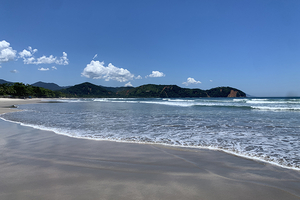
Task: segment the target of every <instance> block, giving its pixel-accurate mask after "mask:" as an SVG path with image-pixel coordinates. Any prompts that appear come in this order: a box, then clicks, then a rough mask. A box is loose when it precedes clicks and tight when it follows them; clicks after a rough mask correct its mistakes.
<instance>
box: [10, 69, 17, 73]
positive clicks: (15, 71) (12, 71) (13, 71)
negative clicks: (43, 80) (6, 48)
mask: <svg viewBox="0 0 300 200" xmlns="http://www.w3.org/2000/svg"><path fill="white" fill-rule="evenodd" d="M10 72H11V73H18V70H16V69H14V70H11V71H10Z"/></svg>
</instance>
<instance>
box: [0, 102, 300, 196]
mask: <svg viewBox="0 0 300 200" xmlns="http://www.w3.org/2000/svg"><path fill="white" fill-rule="evenodd" d="M38 101H39V100H37V102H38ZM3 102H4V101H0V112H4V110H3V109H7V108H1V107H3V106H4V104H3ZM11 102H12V101H11ZM23 102H26V103H27V102H28V101H27V100H22V103H23ZM30 103H33V102H30ZM13 104H18V103H13ZM5 106H9V105H8V104H6V105H5ZM5 111H6V110H5ZM0 152H1V153H0V199H4V200H6V199H22V200H23V199H197V200H198V199H205V200H210V199H214V200H215V199H222V200H223V199H225V200H226V199H230V200H232V199H237V200H244V199H251V200H253V199H258V200H259V199H263V200H268V199H272V200H274V199H278V200H279V199H280V200H282V199H285V200H289V199H291V200H292V199H298V200H299V199H300V171H296V170H290V169H284V168H280V167H277V166H274V165H271V164H267V163H263V162H257V161H253V160H248V159H244V158H240V157H237V156H233V155H230V154H226V153H223V152H219V151H211V150H202V149H192V148H175V147H167V146H163V145H150V144H131V143H117V142H109V141H93V140H85V139H76V138H70V137H66V136H62V135H57V134H55V133H53V132H49V131H41V130H37V129H33V128H30V127H24V126H21V125H19V124H16V123H10V122H6V121H3V120H0Z"/></svg>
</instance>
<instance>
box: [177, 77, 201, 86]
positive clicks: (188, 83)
mask: <svg viewBox="0 0 300 200" xmlns="http://www.w3.org/2000/svg"><path fill="white" fill-rule="evenodd" d="M199 83H201V82H200V81H196V80H195V79H194V78H191V77H189V78H187V81H186V82H183V83H182V84H184V85H186V86H188V85H190V84H199Z"/></svg>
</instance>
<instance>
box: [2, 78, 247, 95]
mask: <svg viewBox="0 0 300 200" xmlns="http://www.w3.org/2000/svg"><path fill="white" fill-rule="evenodd" d="M3 83H8V84H12V83H13V82H9V81H5V80H3V79H0V84H3ZM31 86H34V87H41V88H45V89H49V90H53V91H57V92H61V93H62V94H63V95H62V96H66V97H85V98H88V97H104V98H184V97H187V98H189V97H246V94H245V93H244V92H243V91H241V90H238V89H236V88H232V87H217V88H212V89H210V90H201V89H189V88H181V87H179V86H177V85H154V84H147V85H142V86H139V87H104V86H99V85H94V84H92V83H89V82H85V83H81V84H78V85H74V86H67V87H61V86H59V85H57V84H55V83H45V82H41V81H39V82H36V83H34V84H32V85H31Z"/></svg>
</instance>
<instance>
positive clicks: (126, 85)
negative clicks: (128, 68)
mask: <svg viewBox="0 0 300 200" xmlns="http://www.w3.org/2000/svg"><path fill="white" fill-rule="evenodd" d="M129 86H130V87H132V86H133V85H132V84H131V83H130V82H128V83H126V84H125V87H129Z"/></svg>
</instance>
